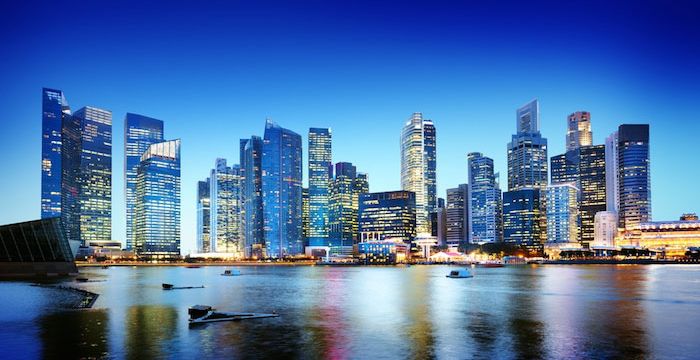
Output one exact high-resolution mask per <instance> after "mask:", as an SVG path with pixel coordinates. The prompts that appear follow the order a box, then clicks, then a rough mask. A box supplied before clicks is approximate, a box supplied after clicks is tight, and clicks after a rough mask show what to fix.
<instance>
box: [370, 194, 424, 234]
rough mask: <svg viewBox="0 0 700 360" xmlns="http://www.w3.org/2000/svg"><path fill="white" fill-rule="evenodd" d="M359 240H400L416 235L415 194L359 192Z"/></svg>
mask: <svg viewBox="0 0 700 360" xmlns="http://www.w3.org/2000/svg"><path fill="white" fill-rule="evenodd" d="M359 232H360V241H361V242H365V241H383V240H393V241H403V242H404V243H407V244H410V243H411V242H412V241H413V240H414V239H415V237H416V194H414V193H413V192H411V191H389V192H380V193H365V194H362V195H360V209H359Z"/></svg>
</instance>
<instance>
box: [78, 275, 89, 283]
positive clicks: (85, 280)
mask: <svg viewBox="0 0 700 360" xmlns="http://www.w3.org/2000/svg"><path fill="white" fill-rule="evenodd" d="M75 281H77V282H88V278H86V277H83V276H80V277H77V278H75Z"/></svg>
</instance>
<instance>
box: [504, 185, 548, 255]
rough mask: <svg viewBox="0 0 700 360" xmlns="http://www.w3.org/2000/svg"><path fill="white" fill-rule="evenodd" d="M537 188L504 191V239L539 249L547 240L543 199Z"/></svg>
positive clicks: (530, 248) (533, 249)
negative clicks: (543, 223) (543, 220)
mask: <svg viewBox="0 0 700 360" xmlns="http://www.w3.org/2000/svg"><path fill="white" fill-rule="evenodd" d="M542 200H543V199H542V198H541V195H540V190H539V189H535V188H530V189H521V190H515V191H508V192H505V193H503V241H505V242H509V243H513V244H517V245H521V246H524V247H526V248H528V249H529V250H532V251H537V250H538V249H539V248H540V246H541V245H542V243H543V242H544V241H546V237H547V233H546V230H545V231H542V230H543V229H542V227H543V226H542V218H543V217H544V214H542V212H543V211H542V202H543V201H542Z"/></svg>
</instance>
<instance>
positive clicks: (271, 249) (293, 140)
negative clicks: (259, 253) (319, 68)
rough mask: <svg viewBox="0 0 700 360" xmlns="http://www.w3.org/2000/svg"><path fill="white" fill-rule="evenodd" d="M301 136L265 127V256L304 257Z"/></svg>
mask: <svg viewBox="0 0 700 360" xmlns="http://www.w3.org/2000/svg"><path fill="white" fill-rule="evenodd" d="M301 154H302V149H301V136H300V135H299V134H297V133H295V132H293V131H291V130H287V129H284V128H282V127H280V126H279V125H277V124H275V123H274V122H272V121H271V120H267V122H266V123H265V136H264V139H263V157H262V198H263V212H264V216H263V219H264V230H265V243H266V248H267V251H268V253H267V255H268V256H271V257H279V258H281V257H284V256H288V255H298V254H301V253H303V245H304V243H303V238H302V231H301V230H302V229H301V228H302V224H301V215H302V209H301V206H302V194H301V192H302V190H301V189H302V169H303V165H302V156H301Z"/></svg>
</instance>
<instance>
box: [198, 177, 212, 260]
mask: <svg viewBox="0 0 700 360" xmlns="http://www.w3.org/2000/svg"><path fill="white" fill-rule="evenodd" d="M210 186H211V183H210V179H206V180H204V181H198V182H197V251H198V252H200V253H208V252H211V191H210Z"/></svg>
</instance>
